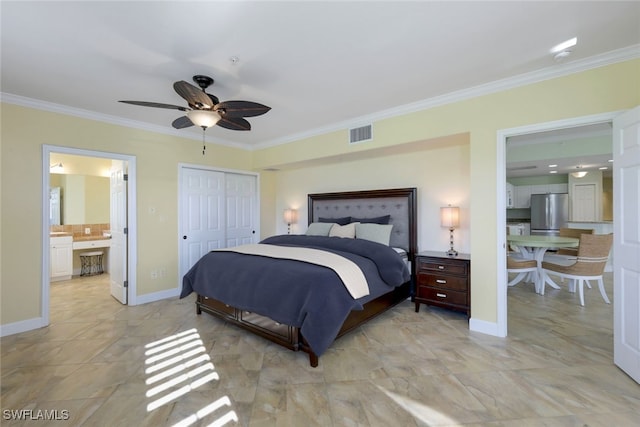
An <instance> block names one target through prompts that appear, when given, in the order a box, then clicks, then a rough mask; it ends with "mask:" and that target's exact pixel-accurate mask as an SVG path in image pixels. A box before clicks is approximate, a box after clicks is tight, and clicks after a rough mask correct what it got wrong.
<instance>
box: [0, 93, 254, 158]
mask: <svg viewBox="0 0 640 427" xmlns="http://www.w3.org/2000/svg"><path fill="white" fill-rule="evenodd" d="M0 100H2V102H4V103H7V104H13V105H18V106H20V107H27V108H33V109H35V110H42V111H48V112H51V113H58V114H64V115H67V116H73V117H79V118H82V119H88V120H95V121H98V122H103V123H108V124H112V125H117V126H123V127H128V128H133V129H139V130H144V131H149V132H155V133H160V134H163V135H171V136H177V137H179V138H185V139H191V140H194V141H199V142H202V135H195V134H193V133H190V132H184V131H182V132H181V131H180V130H178V129H174V128H171V127H167V126H158V125H153V124H150V123H145V122H140V121H137V120H129V119H124V118H122V117H116V116H111V115H108V114H102V113H96V112H94V111H90V110H83V109H81V108H75V107H69V106H67V105H62V104H56V103H53V102H47V101H42V100H39V99H33V98H27V97H24V96H19V95H14V94H12V93H6V92H0ZM205 141H206V142H208V143H212V144H218V145H225V146H229V147H233V148H240V149H243V150H251V149H252V147H251V146H250V145H248V144H241V143H237V142H231V141H227V140H223V139H218V138H213V137H211V136H209V135H207V134H206V133H205Z"/></svg>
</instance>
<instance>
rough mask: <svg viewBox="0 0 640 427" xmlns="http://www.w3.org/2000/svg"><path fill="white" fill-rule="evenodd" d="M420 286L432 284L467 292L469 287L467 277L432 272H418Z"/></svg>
mask: <svg viewBox="0 0 640 427" xmlns="http://www.w3.org/2000/svg"><path fill="white" fill-rule="evenodd" d="M418 286H432V287H435V288H446V289H454V290H458V291H463V292H466V291H467V289H468V284H467V278H466V277H455V276H445V275H438V274H432V273H418Z"/></svg>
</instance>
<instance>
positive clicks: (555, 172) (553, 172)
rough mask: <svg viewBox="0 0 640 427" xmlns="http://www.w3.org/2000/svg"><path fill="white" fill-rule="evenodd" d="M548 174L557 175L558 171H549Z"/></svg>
mask: <svg viewBox="0 0 640 427" xmlns="http://www.w3.org/2000/svg"><path fill="white" fill-rule="evenodd" d="M549 173H558V171H549Z"/></svg>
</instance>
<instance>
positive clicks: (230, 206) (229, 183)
mask: <svg viewBox="0 0 640 427" xmlns="http://www.w3.org/2000/svg"><path fill="white" fill-rule="evenodd" d="M225 188H226V205H227V206H226V222H227V227H226V228H227V247H228V248H230V247H233V246H238V245H246V244H249V243H257V239H258V236H257V233H256V228H257V227H256V225H257V222H258V209H257V203H258V201H257V200H258V198H257V191H256V177H255V176H253V175H242V174H235V173H227V174H225Z"/></svg>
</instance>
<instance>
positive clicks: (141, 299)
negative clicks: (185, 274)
mask: <svg viewBox="0 0 640 427" xmlns="http://www.w3.org/2000/svg"><path fill="white" fill-rule="evenodd" d="M178 296H180V288H173V289H168V290H166V291H160V292H152V293H150V294H144V295H138V296H136V298H135V301H134V303H133V304H130V305H139V304H148V303H150V302H155V301H160V300H163V299H169V298H175V297H178Z"/></svg>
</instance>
